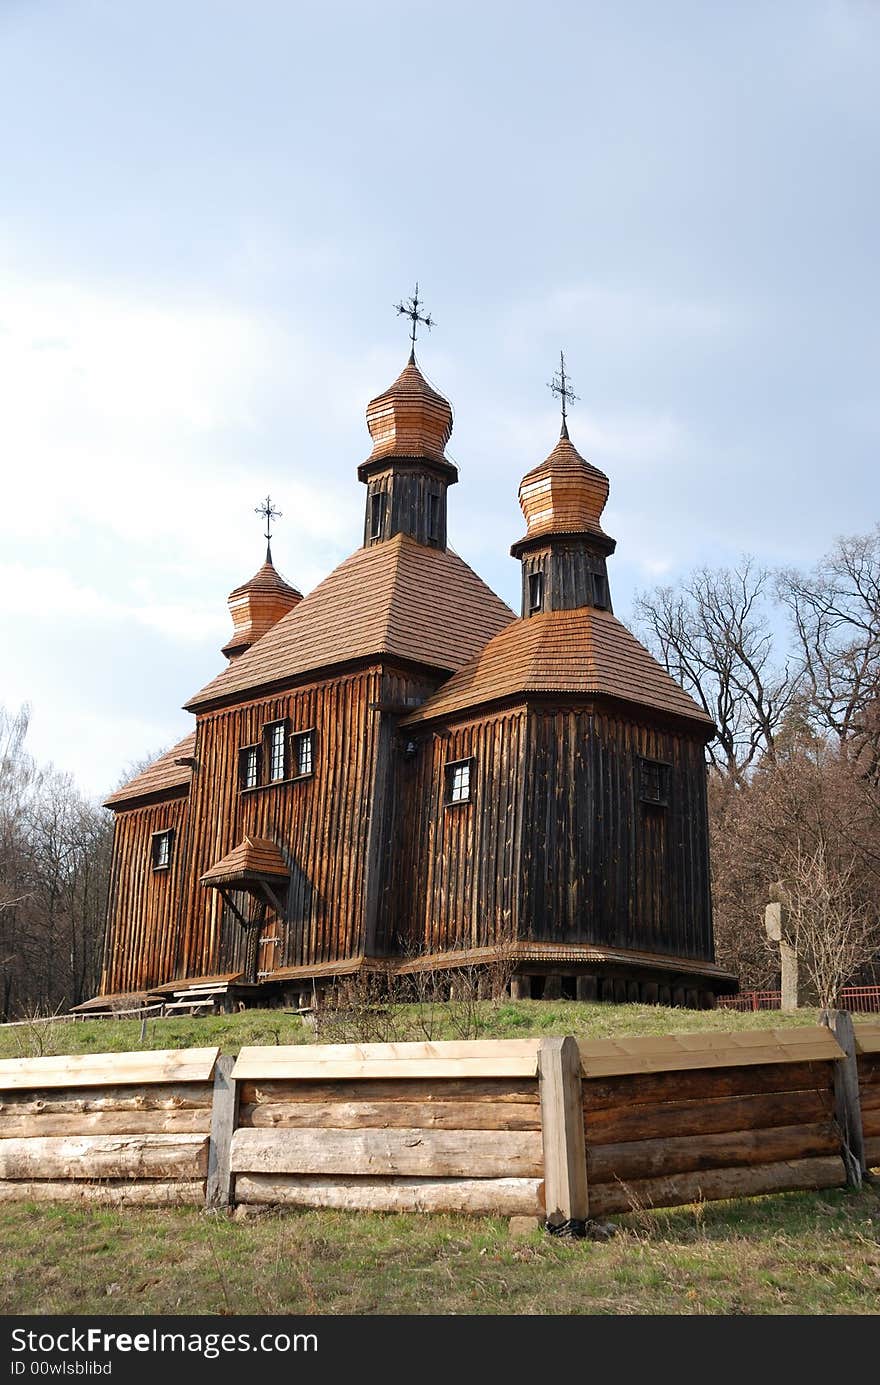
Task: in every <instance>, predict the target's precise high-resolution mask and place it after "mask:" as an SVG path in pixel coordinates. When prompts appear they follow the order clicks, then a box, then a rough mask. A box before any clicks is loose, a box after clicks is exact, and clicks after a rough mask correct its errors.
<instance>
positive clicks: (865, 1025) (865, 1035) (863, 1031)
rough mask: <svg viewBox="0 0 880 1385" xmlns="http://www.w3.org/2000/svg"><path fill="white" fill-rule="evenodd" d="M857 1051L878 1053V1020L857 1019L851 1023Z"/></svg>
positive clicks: (879, 1043)
mask: <svg viewBox="0 0 880 1385" xmlns="http://www.w3.org/2000/svg"><path fill="white" fill-rule="evenodd" d="M853 1033H854V1034H855V1040H856V1052H857V1053H869V1054H877V1055H880V1022H878V1021H877V1020H857V1022H856V1023H855V1024H854V1025H853Z"/></svg>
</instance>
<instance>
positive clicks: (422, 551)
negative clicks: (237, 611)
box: [186, 534, 514, 711]
mask: <svg viewBox="0 0 880 1385" xmlns="http://www.w3.org/2000/svg"><path fill="white" fill-rule="evenodd" d="M513 618H514V617H513V612H512V611H511V610H510V607H509V606H506V605H505V604H504V602H503V601H502V600H501V598H500V597H498V596H496V595H495V593H494V592H493V591H492V590H491V589H490V588H489V587H487V586H486V584H485V582H483V581H482V580H481V578H479V577H478V576H477V574H476V573H475V572H474V571H473V570H472V569H471V568H469V567H468V565H467V563H465V562H463V561H462V559H461V558H459V556H458V554H457V553H453V552H452V551H451V550H449V549H446V550H442V549H437V548H428V547H427V546H426V545H424V544H420V543H417V542H416V541H415V539H412V538H410V537H409V536H408V535H406V534H396V535H395V537H394V538H393V539H388V540H387V541H386V542H384V543H377V544H374V545H373V546H372V547H370V548H359V549H358V550H357V551H356V552H355V553H353V554H352V555H351V557H350V558H346V560H345V562H343V563H340V565H339V567H338V568H336V569H335V571H334V572H331V574H330V576H329V577H327V578H325V579H324V581H323V582H321V583H320V585H319V586H317V587H316V588H315V590H314V591H313V592H311V593H310V594H309V595H308V596H307V597H306V598H305V600H304V601H302V602H300V604H299V605H298V606H296V607H295V608H294V609H293V610H292V611H290V612H289V613H288V614H287V615H286V616H284V617H283V618H282V619H281V620H280V621H279V622H278V624H277V625H275V626H273V628H272V629H271V630H270V631H269V632H268V633H267V634H265V635H263V637H262V638H261V639H259V640H257V642H256V644H254V645H252V646H251V648H250V649H249V650H247V652H246V653H244V654H242V655H241V656H240V658H238V659H237V660H236V661H235V663H233V664H231V665H230V667H229V668H227V669H224V670H223V672H222V673H221V674H219V675H218V676H217V677H216V678H214V679H212V680H211V682H210V683H208V684H207V685H206V686H205V687H204V688H202V690H201V692H198V693H196V695H195V696H194V697H192V698H190V700H189V702H187V704H186V706H187V708H188V709H189V710H190V711H195V710H196V709H198V708H201V707H206V706H208V705H210V704H211V703H213V702H219V701H221V700H223V699H226V698H230V697H234V696H236V695H238V694H242V693H247V692H250V691H252V690H253V689H255V688H259V687H263V686H265V685H271V684H279V683H283V682H285V681H287V680H288V679H291V678H295V677H297V676H299V675H300V674H303V673H308V672H311V671H312V670H315V669H319V668H326V667H330V666H332V665H334V664H340V663H347V662H349V661H351V660H355V659H365V658H374V657H377V656H381V655H387V656H392V657H393V656H397V657H398V658H401V659H410V660H413V661H414V662H416V663H421V664H427V665H430V666H431V667H433V668H439V669H447V670H453V669H457V668H461V666H462V665H463V664H465V663H466V662H467V661H468V659H470V658H472V657H473V655H474V654H476V652H477V651H478V650H479V649H482V647H483V645H484V644H485V643H486V642H487V640H490V639H491V638H492V636H493V635H496V634H497V633H498V631H499V630H502V629H503V628H504V626H505V625H508V624H509V623H510V621H512V620H513Z"/></svg>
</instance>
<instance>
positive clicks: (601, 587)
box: [592, 572, 659, 763]
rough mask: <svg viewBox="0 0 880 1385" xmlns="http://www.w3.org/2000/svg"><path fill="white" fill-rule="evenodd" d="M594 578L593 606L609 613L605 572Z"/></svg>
mask: <svg viewBox="0 0 880 1385" xmlns="http://www.w3.org/2000/svg"><path fill="white" fill-rule="evenodd" d="M592 576H593V583H592V585H593V605H594V606H595V607H596V609H597V610H599V611H608V610H610V609H611V591H610V588H609V586H608V578H607V576H606V575H605V573H604V572H594V573H593V575H592ZM658 763H659V761H658Z"/></svg>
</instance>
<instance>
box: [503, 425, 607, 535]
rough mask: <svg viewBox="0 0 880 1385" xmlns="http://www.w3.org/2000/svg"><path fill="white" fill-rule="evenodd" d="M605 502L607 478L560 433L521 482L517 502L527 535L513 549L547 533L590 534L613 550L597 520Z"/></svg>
mask: <svg viewBox="0 0 880 1385" xmlns="http://www.w3.org/2000/svg"><path fill="white" fill-rule="evenodd" d="M607 500H608V477H607V476H606V475H605V473H604V471H600V470H599V468H598V467H595V466H591V465H590V463H589V462H586V461H584V459H583V457H582V456H581V455H580V453H579V452H578V450H577V448H576V447H575V446H574V445H573V444H572V442H571V441H570V440H569V438H568V436H567V433H563V435H562V437H561V438H560V439H559V441H558V443H557V444H556V446H555V447H554V449H553V451H552V452H551V453H550V456H549V457H548V458H547V460H546V461H544V462H542V463H541V465H540V466H536V467H534V468H533V469H532V470H531V471H529V472H528V473H527V474H526V475H525V476H524V477H523V479H522V481H521V482H520V487H519V503H520V506H521V507H522V512H523V514H524V515H525V517H526V524H527V525H528V533H527V534H526V535H525V537H524V538H522V539H520V540H519V542H518V543H517V544H514V549H515V550H516V549H518V548H519V547H520V545H522V544H524V543H527V542H530V541H531V540H532V539H540V538H543V537H544V536H545V535H550V534H590V535H594V536H595V537H596V538H597V539H598V540H600V542H601V544H602V546H603V547H604V546H606V545H610V547H611V548H613V547H614V540H613V539H611V538H609V537H608V535H607V534H606V533H604V531H603V529H602V526H601V524H600V523H599V520H600V518H601V515H602V511H603V510H604V508H605V504H606V501H607Z"/></svg>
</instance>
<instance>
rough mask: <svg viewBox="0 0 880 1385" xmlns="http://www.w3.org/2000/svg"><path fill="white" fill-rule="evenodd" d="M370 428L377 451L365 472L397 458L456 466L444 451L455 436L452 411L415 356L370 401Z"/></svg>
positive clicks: (373, 452)
mask: <svg viewBox="0 0 880 1385" xmlns="http://www.w3.org/2000/svg"><path fill="white" fill-rule="evenodd" d="M367 427H368V428H369V430H370V437H371V438H372V439H373V450H372V452H371V453H370V456H369V457H368V458H367V460H366V462H364V464H363V467H362V468H361V470H363V469H364V467H371V468H372V467H373V466H374V464H375V463H376V462H383V461H385V460H386V459H390V458H393V457H410V458H419V459H427V460H429V461H433V462H437V463H440V464H441V465H442V466H447V467H451V466H452V463H451V462H449V460H448V458H447V457H446V456H445V455H444V451H443V449H444V448H445V446H446V444H447V443H448V441H449V439H450V437H451V435H452V408H451V406H450V404H449V403H448V401H447V400H445V399H444V398H443V396H442V394H438V393H437V391H436V390H435V389H432V388H431V386H430V385H429V384H428V382H427V380H426V379H425V377H424V375H423V374H422V372H421V371H420V370H419V368H418V366H417V365H416V358H415V356H414V355H410V358H409V361H408V362H407V364H406V367H405V368H404V370H403V371H402V372H401V374H400V375H398V377H397V379H396V380H395V381H394V384H393V385H391V387H390V388H389V389H387V390H385V392H384V394H380V395H377V396H376V398H375V399H372V400H371V401H370V403H369V405H368V406H367ZM362 479H363V478H362Z"/></svg>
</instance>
